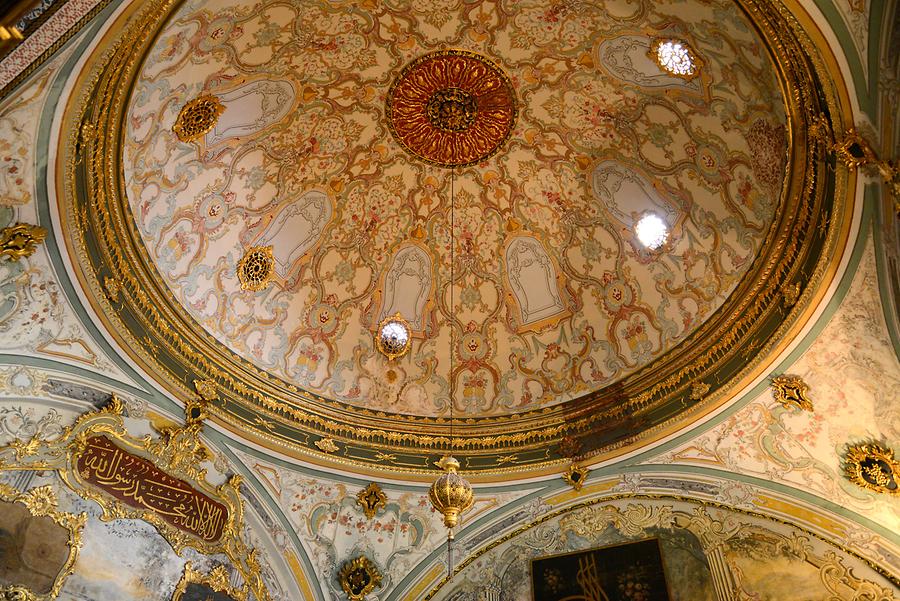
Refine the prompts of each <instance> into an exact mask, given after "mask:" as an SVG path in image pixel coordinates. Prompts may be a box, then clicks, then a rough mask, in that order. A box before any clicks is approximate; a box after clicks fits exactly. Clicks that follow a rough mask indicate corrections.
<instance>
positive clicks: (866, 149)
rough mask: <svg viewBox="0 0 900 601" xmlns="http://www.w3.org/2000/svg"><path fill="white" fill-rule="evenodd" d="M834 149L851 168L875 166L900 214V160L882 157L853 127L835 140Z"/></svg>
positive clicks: (838, 156) (895, 209) (895, 208)
mask: <svg viewBox="0 0 900 601" xmlns="http://www.w3.org/2000/svg"><path fill="white" fill-rule="evenodd" d="M832 150H833V151H834V153H835V156H836V157H837V159H838V160H839V161H840V162H842V163H843V164H845V165H846V166H847V167H849V168H850V169H859V168H866V167H868V168H870V169H871V168H872V167H874V168H875V170H877V172H878V174H879V175H881V180H882V182H884V186H885V188H886V190H887V193H888V195H889V196H890V198H891V199H892V201H893V204H894V212H895V213H897V214H898V215H900V161H897V160H893V161H892V160H890V159H882V158H880V157H879V156H878V153H877V152H875V149H874V148H873V147H872V145H871V144H869V142H868V140H866V139H865V138H864V137H862V135H861V134H860V133H859V132H858V131H856V130H855V129H852V128H851V129H849V130H847V131H846V132H845V133H844V137H843V138H840V139H837V140H835V141H834V144H833V146H832Z"/></svg>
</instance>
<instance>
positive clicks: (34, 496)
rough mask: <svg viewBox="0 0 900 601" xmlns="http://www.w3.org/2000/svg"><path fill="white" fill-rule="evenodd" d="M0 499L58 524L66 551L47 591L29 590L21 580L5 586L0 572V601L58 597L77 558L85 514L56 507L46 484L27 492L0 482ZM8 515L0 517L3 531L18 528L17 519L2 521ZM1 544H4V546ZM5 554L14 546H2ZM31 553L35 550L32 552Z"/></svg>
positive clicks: (47, 564) (14, 550) (47, 565)
mask: <svg viewBox="0 0 900 601" xmlns="http://www.w3.org/2000/svg"><path fill="white" fill-rule="evenodd" d="M0 501H3V502H6V503H17V504H21V505H23V506H24V507H25V509H27V510H28V513H30V514H31V516H32V517H34V518H42V517H46V518H49V519H51V520H52V521H53V523H54V524H56V525H57V526H59V527H61V528H62V529H63V530H64V531H65V532H66V533H67V539H68V540H67V541H66V544H67V547H68V554H67V555H66V557H65V559H64V560H63V563H62V566H61V567H60V569H59V571H58V572H57V573H56V574H55V576H53V579H52V582H50V583H49V587H48V588H49V590H45V591H41V590H37V591H34V590H31V589H30V588H28V587H27V586H25V585H23V584H22V583H21V582H19V583H16V582H13V583H10V584H7V585H6V586H5V587H4V585H3V580H5V578H3V577H2V576H3V575H2V574H0V600H3V601H7V600H8V601H49V600H50V599H56V597H58V596H59V591H60V590H61V589H62V586H63V584H64V583H65V581H66V578H68V577H69V576H70V575H71V574H72V572H74V571H75V560H76V559H77V557H78V550H79V549H80V548H81V544H82V540H81V536H82V531H83V530H84V525H85V523H86V522H87V514H85V513H80V514H78V515H75V514H72V513H66V512H63V511H59V510H58V509H57V500H56V494H55V493H54V492H53V488H51V487H50V486H39V487H37V488H33V489H31V490H29V491H27V492H24V493H22V492H19V491H17V490H16V489H14V488H13V487H11V486H9V485H8V484H3V483H0ZM10 517H11V516H10V515H9V514H8V513H4V515H3V518H0V523H2V524H0V525H2V529H3V530H4V531H12V530H13V529H15V530H17V531H18V530H21V526H22V524H21V522H20V523H18V524H9V523H4V522H5V521H6V520H8V519H9V518H10ZM6 544H11V545H15V544H16V543H15V542H11V541H7V543H6ZM4 546H5V545H4ZM4 552H5V553H9V554H10V556H12V555H13V554H15V553H16V549H14V548H9V547H5V548H4ZM32 552H33V553H34V552H35V551H32ZM40 567H41V568H43V569H50V567H51V566H50V564H49V563H44V564H42V565H41V566H40Z"/></svg>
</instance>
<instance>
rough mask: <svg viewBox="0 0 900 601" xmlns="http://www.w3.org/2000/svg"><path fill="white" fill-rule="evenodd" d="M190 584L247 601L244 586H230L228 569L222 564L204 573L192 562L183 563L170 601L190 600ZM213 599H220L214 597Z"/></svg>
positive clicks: (238, 600)
mask: <svg viewBox="0 0 900 601" xmlns="http://www.w3.org/2000/svg"><path fill="white" fill-rule="evenodd" d="M191 585H199V586H203V587H206V588H207V589H209V590H210V591H211V592H212V593H213V594H216V593H220V594H222V595H226V596H227V597H229V598H230V599H232V601H247V599H248V596H249V595H248V591H247V588H246V587H244V588H240V589H237V588H234V587H232V586H231V583H230V582H229V578H228V571H227V570H226V569H225V567H224V566H217V567H215V568H213V569H212V571H211V572H209V573H208V574H204V573H203V572H201V571H199V570H195V569H194V566H193V564H192V563H191V562H190V561H189V562H187V563H186V564H184V572H183V573H182V575H181V580H179V581H178V584H177V585H176V586H175V591H174V592H173V593H172V601H191V599H190V598H188V596H189V589H190V587H191ZM215 601H220V600H219V599H216V600H215Z"/></svg>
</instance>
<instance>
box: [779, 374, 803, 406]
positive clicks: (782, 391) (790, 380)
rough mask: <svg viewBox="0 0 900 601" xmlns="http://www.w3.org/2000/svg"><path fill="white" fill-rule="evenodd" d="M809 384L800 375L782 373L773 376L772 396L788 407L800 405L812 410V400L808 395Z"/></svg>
mask: <svg viewBox="0 0 900 601" xmlns="http://www.w3.org/2000/svg"><path fill="white" fill-rule="evenodd" d="M808 392H809V385H808V384H807V383H806V382H804V381H803V379H802V378H801V377H800V376H791V375H786V374H783V375H780V376H776V377H774V378H772V397H773V398H774V399H775V400H776V401H778V402H779V403H781V404H782V405H784V406H785V407H786V408H791V407H799V408H800V409H803V410H805V411H812V410H813V406H812V401H811V400H810V399H809V397H808V396H807V393H808Z"/></svg>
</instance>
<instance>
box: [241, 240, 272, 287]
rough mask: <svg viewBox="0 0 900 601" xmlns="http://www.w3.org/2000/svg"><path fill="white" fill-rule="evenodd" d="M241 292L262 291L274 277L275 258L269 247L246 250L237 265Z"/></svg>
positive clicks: (255, 247)
mask: <svg viewBox="0 0 900 601" xmlns="http://www.w3.org/2000/svg"><path fill="white" fill-rule="evenodd" d="M237 273H238V279H240V280H241V289H242V290H253V291H254V292H255V291H259V290H262V289H264V288H265V287H266V286H268V285H269V282H271V281H272V278H273V277H274V276H275V257H274V256H273V255H272V247H271V246H253V247H251V248H248V249H247V252H246V253H244V257H243V258H242V259H241V260H240V261H239V262H238V265H237Z"/></svg>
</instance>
